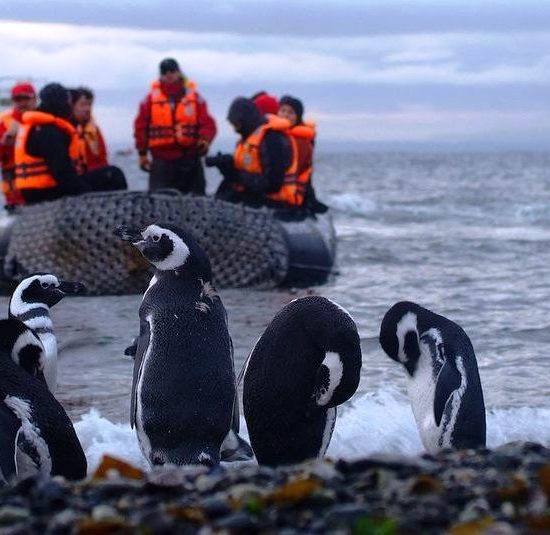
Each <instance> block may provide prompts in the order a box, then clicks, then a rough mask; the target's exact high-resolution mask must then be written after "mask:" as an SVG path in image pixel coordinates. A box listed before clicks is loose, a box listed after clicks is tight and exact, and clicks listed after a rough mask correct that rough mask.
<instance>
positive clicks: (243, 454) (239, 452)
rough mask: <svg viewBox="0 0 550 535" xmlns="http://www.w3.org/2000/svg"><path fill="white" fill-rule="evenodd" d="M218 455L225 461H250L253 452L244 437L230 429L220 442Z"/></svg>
mask: <svg viewBox="0 0 550 535" xmlns="http://www.w3.org/2000/svg"><path fill="white" fill-rule="evenodd" d="M220 457H221V460H222V461H226V462H233V461H250V460H251V459H253V458H254V452H253V451H252V447H251V446H250V444H249V443H248V442H247V441H246V440H245V439H244V438H242V437H241V436H240V435H239V434H238V433H235V431H233V430H230V431H229V433H228V434H227V436H226V437H225V439H224V441H223V443H222V447H221V451H220Z"/></svg>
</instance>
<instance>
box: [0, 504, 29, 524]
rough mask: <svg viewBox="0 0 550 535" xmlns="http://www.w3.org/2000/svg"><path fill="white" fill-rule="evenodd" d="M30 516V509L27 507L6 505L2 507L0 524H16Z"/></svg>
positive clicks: (0, 508)
mask: <svg viewBox="0 0 550 535" xmlns="http://www.w3.org/2000/svg"><path fill="white" fill-rule="evenodd" d="M29 517H30V511H29V510H28V509H27V508H25V507H14V506H12V505H4V506H2V507H0V524H1V525H6V524H15V523H16V522H21V521H22V520H27V519H28V518H29Z"/></svg>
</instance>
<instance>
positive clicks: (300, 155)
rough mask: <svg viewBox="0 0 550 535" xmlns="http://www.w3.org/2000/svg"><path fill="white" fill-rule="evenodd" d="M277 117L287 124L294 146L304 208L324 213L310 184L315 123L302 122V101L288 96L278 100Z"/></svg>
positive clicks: (324, 209)
mask: <svg viewBox="0 0 550 535" xmlns="http://www.w3.org/2000/svg"><path fill="white" fill-rule="evenodd" d="M278 115H279V117H282V118H284V119H286V120H287V121H288V122H289V124H290V127H289V130H288V132H289V134H290V135H291V136H292V138H293V139H294V142H295V146H296V152H297V155H296V160H297V163H296V165H297V169H296V175H297V178H298V182H299V183H300V184H301V185H302V187H303V188H304V189H305V199H304V207H305V208H307V209H309V210H311V211H313V212H325V211H326V210H327V206H326V205H325V204H323V203H321V202H320V201H318V200H317V198H316V195H315V190H314V189H313V185H312V182H311V177H312V174H313V148H314V146H315V135H316V133H315V123H312V122H304V119H303V115H304V105H303V104H302V101H301V100H299V99H297V98H295V97H292V96H290V95H284V96H282V97H281V99H280V100H279V113H278Z"/></svg>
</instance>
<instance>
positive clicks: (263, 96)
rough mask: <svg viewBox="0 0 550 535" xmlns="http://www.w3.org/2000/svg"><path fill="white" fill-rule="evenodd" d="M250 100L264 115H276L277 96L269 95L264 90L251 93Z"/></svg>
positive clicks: (277, 107)
mask: <svg viewBox="0 0 550 535" xmlns="http://www.w3.org/2000/svg"><path fill="white" fill-rule="evenodd" d="M251 100H252V102H254V104H256V107H257V108H258V109H259V110H260V111H261V112H262V113H263V114H264V115H268V114H271V115H277V113H278V112H279V101H278V100H277V97H274V96H273V95H269V94H268V93H266V92H265V91H259V92H258V93H255V94H254V95H252V97H251Z"/></svg>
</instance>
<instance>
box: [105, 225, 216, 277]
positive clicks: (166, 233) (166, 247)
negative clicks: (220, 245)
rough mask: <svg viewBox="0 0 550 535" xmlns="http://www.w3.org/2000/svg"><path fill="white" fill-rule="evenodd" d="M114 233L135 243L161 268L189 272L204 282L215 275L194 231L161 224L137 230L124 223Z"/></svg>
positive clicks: (152, 262)
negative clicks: (193, 233)
mask: <svg viewBox="0 0 550 535" xmlns="http://www.w3.org/2000/svg"><path fill="white" fill-rule="evenodd" d="M115 234H116V235H117V236H119V237H120V238H121V239H122V240H124V241H128V242H130V243H132V245H133V246H134V247H135V248H136V249H138V250H139V251H140V252H141V254H142V255H143V256H144V257H145V258H146V259H147V260H149V262H151V264H153V265H154V266H155V267H156V268H157V269H158V270H160V271H175V272H176V274H178V275H180V274H182V273H190V274H192V275H193V276H196V277H197V278H202V279H203V280H204V281H209V280H210V279H211V278H212V275H211V268H210V261H209V260H208V257H207V255H206V253H205V252H204V250H203V249H202V248H201V247H200V245H199V244H198V242H197V241H196V240H195V238H194V237H193V236H192V235H191V233H190V232H187V231H186V230H184V229H182V228H180V227H176V226H174V225H170V224H160V223H158V224H153V225H148V226H147V227H145V228H144V229H142V230H138V229H136V228H132V227H127V226H121V227H118V228H117V229H116V230H115Z"/></svg>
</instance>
